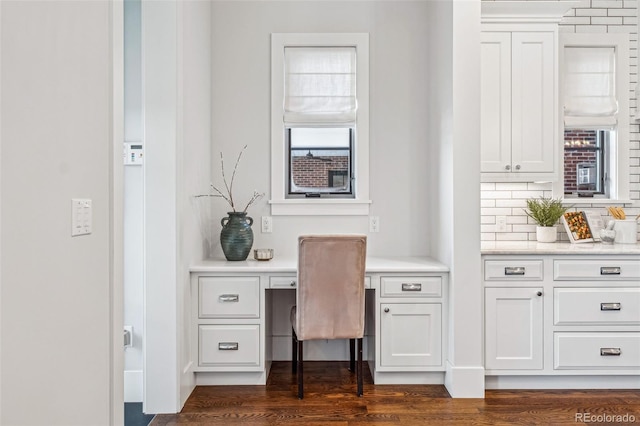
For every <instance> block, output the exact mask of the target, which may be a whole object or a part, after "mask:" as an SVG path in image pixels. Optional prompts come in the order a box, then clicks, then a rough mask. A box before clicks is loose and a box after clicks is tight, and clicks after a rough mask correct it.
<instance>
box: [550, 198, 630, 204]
mask: <svg viewBox="0 0 640 426" xmlns="http://www.w3.org/2000/svg"><path fill="white" fill-rule="evenodd" d="M633 202H634V201H633V200H629V199H623V200H612V199H610V198H589V197H580V198H578V197H575V198H563V199H562V203H563V204H565V205H566V204H603V205H615V204H633Z"/></svg>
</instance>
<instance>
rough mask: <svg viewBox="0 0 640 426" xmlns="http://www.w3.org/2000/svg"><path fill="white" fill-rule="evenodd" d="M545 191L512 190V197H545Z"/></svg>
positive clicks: (524, 198)
mask: <svg viewBox="0 0 640 426" xmlns="http://www.w3.org/2000/svg"><path fill="white" fill-rule="evenodd" d="M544 196H545V191H539V190H536V191H513V192H511V198H520V199H523V200H526V199H527V198H532V197H533V198H538V197H544Z"/></svg>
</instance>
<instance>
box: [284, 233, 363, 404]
mask: <svg viewBox="0 0 640 426" xmlns="http://www.w3.org/2000/svg"><path fill="white" fill-rule="evenodd" d="M366 251H367V237H366V236H364V235H308V236H301V237H299V238H298V289H297V291H296V306H294V307H293V308H292V309H291V325H292V328H293V333H292V351H291V352H292V368H293V372H294V373H296V372H297V375H298V398H300V399H302V398H303V397H304V391H303V366H304V364H303V351H302V342H304V341H305V340H316V339H323V340H324V339H349V340H350V364H349V365H350V370H351V371H352V372H353V370H354V367H355V361H354V352H355V341H356V340H357V342H358V363H357V369H356V379H357V383H358V384H357V386H358V389H357V395H358V396H362V336H363V335H364V298H365V289H364V271H365V260H366Z"/></svg>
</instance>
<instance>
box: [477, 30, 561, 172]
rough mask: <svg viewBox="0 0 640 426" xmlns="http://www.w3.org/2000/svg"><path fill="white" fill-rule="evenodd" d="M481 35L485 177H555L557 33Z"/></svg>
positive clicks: (482, 150) (503, 32)
mask: <svg viewBox="0 0 640 426" xmlns="http://www.w3.org/2000/svg"><path fill="white" fill-rule="evenodd" d="M481 37H482V39H481V40H482V41H481V53H480V64H481V69H480V79H481V80H480V81H481V84H480V97H481V101H480V102H481V111H480V114H481V131H480V144H481V150H480V154H481V166H480V170H481V172H482V173H483V175H482V178H483V180H484V181H514V182H517V181H530V180H532V179H534V180H535V179H542V178H544V179H551V180H553V179H555V178H556V176H555V173H556V163H557V161H556V159H557V157H558V156H559V155H560V152H561V150H560V148H559V145H558V143H557V142H558V137H559V130H558V119H557V115H558V105H557V103H558V96H557V91H558V88H557V74H558V71H557V61H556V47H555V43H556V35H555V32H553V31H530V32H511V31H495V32H492V31H485V32H482V35H481Z"/></svg>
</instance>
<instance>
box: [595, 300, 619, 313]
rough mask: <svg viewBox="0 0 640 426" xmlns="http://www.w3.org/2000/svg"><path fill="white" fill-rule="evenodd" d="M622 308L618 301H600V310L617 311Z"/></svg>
mask: <svg viewBox="0 0 640 426" xmlns="http://www.w3.org/2000/svg"><path fill="white" fill-rule="evenodd" d="M620 309H622V304H621V303H619V302H616V303H601V304H600V310H601V311H619V310H620Z"/></svg>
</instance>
